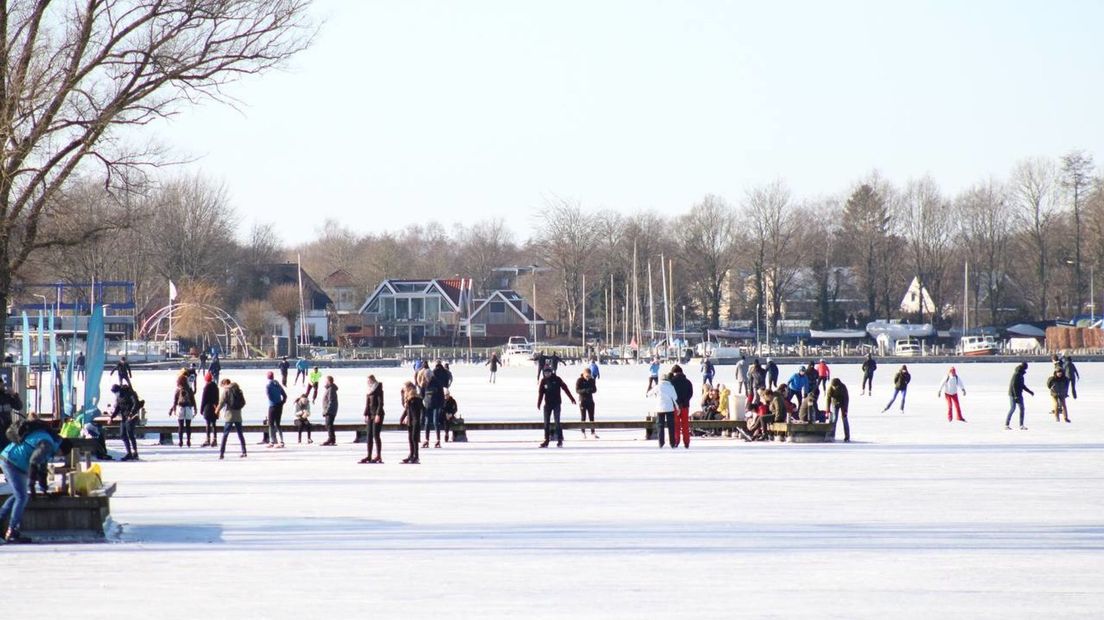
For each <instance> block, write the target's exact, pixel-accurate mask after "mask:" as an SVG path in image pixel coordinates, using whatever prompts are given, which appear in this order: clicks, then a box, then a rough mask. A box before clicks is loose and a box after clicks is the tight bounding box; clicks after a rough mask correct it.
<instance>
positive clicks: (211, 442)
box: [199, 372, 219, 448]
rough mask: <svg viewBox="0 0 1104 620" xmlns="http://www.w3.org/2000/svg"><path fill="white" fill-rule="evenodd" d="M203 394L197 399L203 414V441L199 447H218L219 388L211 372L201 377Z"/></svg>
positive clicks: (200, 411)
mask: <svg viewBox="0 0 1104 620" xmlns="http://www.w3.org/2000/svg"><path fill="white" fill-rule="evenodd" d="M203 379H204V381H206V383H204V384H203V394H202V395H201V396H200V399H199V413H200V415H202V416H203V431H204V441H203V445H202V446H200V447H201V448H207V447H211V448H217V447H218V403H219V389H218V383H216V382H215V380H214V377H212V376H211V373H209V372H208V373H207V374H206V375H204V377H203Z"/></svg>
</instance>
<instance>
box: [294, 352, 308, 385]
mask: <svg viewBox="0 0 1104 620" xmlns="http://www.w3.org/2000/svg"><path fill="white" fill-rule="evenodd" d="M309 368H310V364H309V363H307V360H305V359H303V358H301V357H300V358H299V359H297V360H295V381H293V382H292V385H299V379H300V378H302V379H303V385H306V384H307V370H308V369H309Z"/></svg>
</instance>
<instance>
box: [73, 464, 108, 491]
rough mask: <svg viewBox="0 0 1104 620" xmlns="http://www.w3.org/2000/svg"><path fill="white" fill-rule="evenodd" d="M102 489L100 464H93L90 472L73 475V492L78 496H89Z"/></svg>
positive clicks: (89, 469)
mask: <svg viewBox="0 0 1104 620" xmlns="http://www.w3.org/2000/svg"><path fill="white" fill-rule="evenodd" d="M102 488H103V477H102V475H101V470H100V464H99V463H93V464H92V467H89V468H88V471H81V472H77V473H75V474H73V492H74V493H76V494H77V495H88V494H90V493H91V492H92V491H95V490H97V489H102Z"/></svg>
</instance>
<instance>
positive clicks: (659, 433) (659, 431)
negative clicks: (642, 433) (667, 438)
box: [655, 413, 664, 448]
mask: <svg viewBox="0 0 1104 620" xmlns="http://www.w3.org/2000/svg"><path fill="white" fill-rule="evenodd" d="M663 415H664V414H662V413H657V414H656V416H655V435H656V439H658V440H659V447H660V448H662V447H663V444H664V442H663Z"/></svg>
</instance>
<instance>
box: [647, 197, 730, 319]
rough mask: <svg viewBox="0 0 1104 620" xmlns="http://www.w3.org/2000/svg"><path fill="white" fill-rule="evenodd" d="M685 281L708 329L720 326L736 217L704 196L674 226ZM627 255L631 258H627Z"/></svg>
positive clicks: (717, 199)
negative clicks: (683, 267)
mask: <svg viewBox="0 0 1104 620" xmlns="http://www.w3.org/2000/svg"><path fill="white" fill-rule="evenodd" d="M676 230H677V232H676V235H675V236H676V238H677V239H678V247H679V256H680V258H681V259H682V261H683V262H684V263H685V264H686V265H687V266H688V267H689V268H688V269H686V270H685V280H686V281H687V283H688V284H689V285H690V288H691V290H692V291H693V292H694V298H695V299H696V300H697V302H698V304H699V305H700V307H701V309H702V313H703V314H704V316H705V319H706V321H707V322H708V324H709V326H710V327H714V328H716V327H720V320H721V297H722V296H723V295H724V293H725V281H726V280H727V279H728V278H729V277H731V273H732V270H733V269H734V268H735V266H736V248H737V244H736V218H735V217H734V213H733V211H732V208H731V207H729V206H728V204H727V203H725V201H724V200H723V199H722V198H720V197H718V196H713V195H707V196H705V197H704V198H702V200H701V202H699V203H697V204H695V205H694V206H693V207H691V208H690V211H689V212H688V213H686V214H685V215H683V216H682V217H681V218H679V220H678V222H677V224H676ZM630 256H631V255H630Z"/></svg>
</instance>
